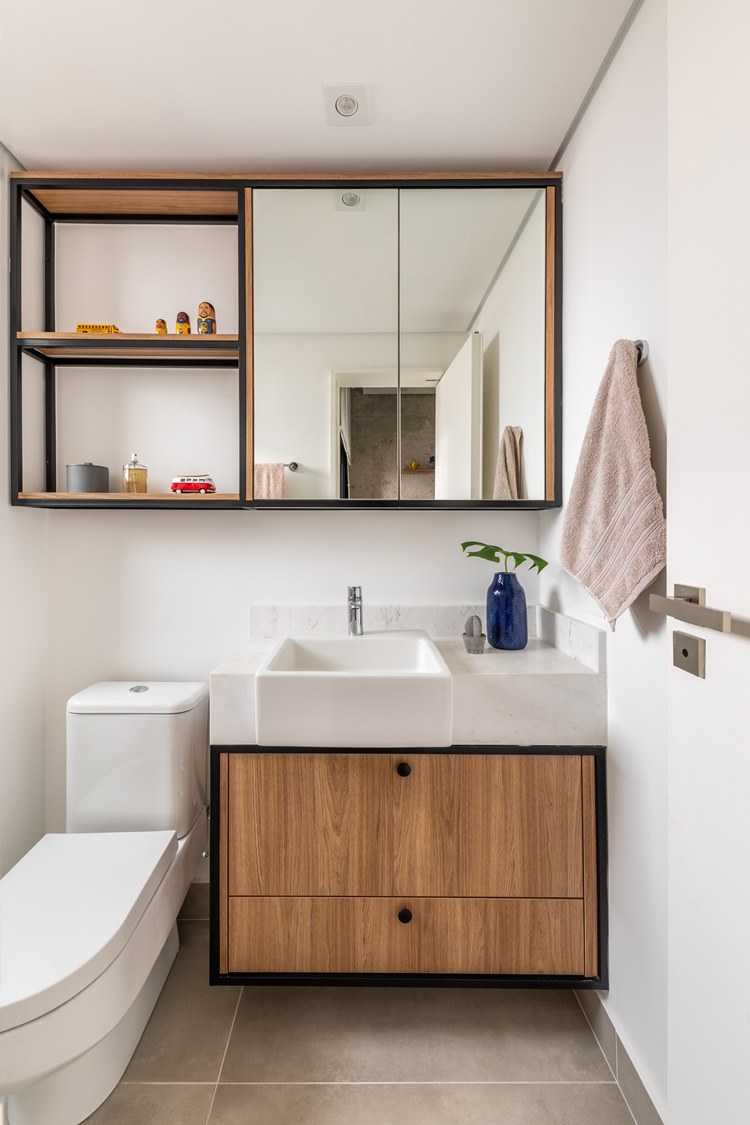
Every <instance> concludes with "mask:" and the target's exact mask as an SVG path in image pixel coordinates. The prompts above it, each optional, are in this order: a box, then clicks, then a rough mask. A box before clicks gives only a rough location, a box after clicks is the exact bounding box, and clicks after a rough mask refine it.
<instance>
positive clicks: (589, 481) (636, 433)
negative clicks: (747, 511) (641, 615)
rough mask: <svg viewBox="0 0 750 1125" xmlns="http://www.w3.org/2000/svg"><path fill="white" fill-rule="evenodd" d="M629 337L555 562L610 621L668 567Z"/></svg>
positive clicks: (600, 408)
mask: <svg viewBox="0 0 750 1125" xmlns="http://www.w3.org/2000/svg"><path fill="white" fill-rule="evenodd" d="M636 365H637V356H636V348H635V344H634V343H633V341H632V340H618V341H617V343H616V344H615V346H614V347H613V348H612V353H611V355H610V357H609V362H608V364H607V370H606V371H605V372H604V378H603V379H602V382H601V386H600V387H599V390H598V392H597V396H596V399H595V400H594V406H593V409H592V411H591V418H590V420H589V424H588V428H587V430H586V436H585V437H584V439H583V446H582V448H581V456H580V458H579V461H578V468H577V469H576V474H575V477H574V478H573V485H572V487H571V490H570V499H569V500H568V504H567V509H566V512H565V523H564V526H563V532H562V541H561V543H560V561H561V563H562V565H563V566H564V567H565V569H566V570H567V572H568V574H572V576H573V577H574V578H576V579H577V580H578V581H579V582H580V583H581V585H582V586H583V587H584V588H585V589H586V590H588V592H589V593H590V594H591V596H592V597H593V598H594V600H595V601H596V602H597V603H598V605H599V606H600V607H601V608H602V609H603V610H604V614H605V616H606V618H607V620H608V621H609V623H610V625H611V626H612V628H613V629H614V627H615V622H616V620H617V618H618V617H619V616H620V614H621V613H624V612H625V610H626V609H627V608H628V606H629V605H630V604H631V602H633V601H635V599H636V598H637V597H638V595H639V594H640V592H641V591H642V590H644V589H645V588H646V586H648V585H649V584H650V583H651V582H653V580H654V578H656V576H657V574H658V573H659V571H660V570H662V568H663V567H664V566H665V564H666V527H665V523H664V512H663V508H662V502H661V497H660V496H659V492H658V490H657V487H656V475H655V473H654V470H653V469H652V467H651V448H650V445H649V440H648V430H647V428H646V419H645V417H644V415H643V406H642V404H641V396H640V393H639V390H638V378H637V374H636Z"/></svg>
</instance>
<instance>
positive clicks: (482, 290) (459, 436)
mask: <svg viewBox="0 0 750 1125" xmlns="http://www.w3.org/2000/svg"><path fill="white" fill-rule="evenodd" d="M545 269H546V208H545V196H544V191H543V190H542V189H539V188H506V187H503V188H482V187H479V188H446V189H441V188H425V189H420V188H408V189H405V190H404V191H402V192H401V197H400V282H401V284H400V304H401V317H400V326H401V389H400V393H401V450H402V498H403V499H404V500H407V499H435V500H454V501H457V500H527V499H532V500H534V499H535V500H544V499H545V496H546V491H545V435H546V415H545V411H546V401H545V328H546V300H545V282H546V278H545ZM425 470H426V471H425ZM423 474H424V475H423Z"/></svg>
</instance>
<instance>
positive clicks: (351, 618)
mask: <svg viewBox="0 0 750 1125" xmlns="http://www.w3.org/2000/svg"><path fill="white" fill-rule="evenodd" d="M347 606H348V612H347V629H346V631H347V633H348V634H349V636H350V637H361V636H362V634H363V632H364V629H363V628H362V587H361V586H349V587H347Z"/></svg>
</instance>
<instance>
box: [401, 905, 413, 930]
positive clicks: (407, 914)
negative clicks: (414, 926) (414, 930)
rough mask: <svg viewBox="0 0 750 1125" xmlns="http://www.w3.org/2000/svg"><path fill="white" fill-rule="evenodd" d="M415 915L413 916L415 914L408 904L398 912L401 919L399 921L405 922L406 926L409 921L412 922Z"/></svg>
mask: <svg viewBox="0 0 750 1125" xmlns="http://www.w3.org/2000/svg"><path fill="white" fill-rule="evenodd" d="M413 917H414V916H413V914H412V912H411V910H409V908H408V907H407V906H404V907H403V908H402V909H401V910H399V912H398V920H399V922H403V924H404V925H405V926H406V925H408V924H409V922H411V920H412V918H413Z"/></svg>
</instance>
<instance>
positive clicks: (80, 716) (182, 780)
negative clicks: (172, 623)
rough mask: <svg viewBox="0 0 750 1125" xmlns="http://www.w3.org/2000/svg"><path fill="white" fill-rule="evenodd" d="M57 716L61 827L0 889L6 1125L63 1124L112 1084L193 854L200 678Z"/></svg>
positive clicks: (156, 970)
mask: <svg viewBox="0 0 750 1125" xmlns="http://www.w3.org/2000/svg"><path fill="white" fill-rule="evenodd" d="M67 712H68V713H67V759H68V767H67V769H68V783H67V833H66V834H65V835H47V836H44V837H43V839H41V840H40V841H39V843H38V844H37V845H36V847H34V848H32V849H31V851H30V852H29V853H28V854H27V855H25V856H24V857H23V859H21V860H20V862H19V863H17V864H16V866H15V867H14V868H13V869H12V870H11V871H9V872H8V874H7V875H6V876H5V877H4V878H3V879H1V880H0V1122H2V1121H3V1114H5V1120H6V1121H8V1122H9V1123H10V1125H79V1122H81V1121H83V1120H85V1118H86V1117H88V1116H89V1114H91V1113H93V1112H94V1110H95V1109H96V1108H97V1106H99V1105H101V1103H102V1102H103V1101H104V1100H105V1098H107V1097H108V1095H109V1094H110V1093H111V1091H112V1090H113V1089H114V1087H115V1086H116V1084H117V1082H118V1081H119V1079H120V1078H121V1076H122V1074H123V1072H124V1070H125V1068H126V1066H127V1065H128V1062H129V1061H130V1058H131V1056H132V1054H133V1051H134V1050H135V1047H136V1044H137V1043H138V1040H139V1039H140V1037H141V1034H142V1032H143V1029H144V1027H145V1025H146V1023H147V1021H148V1018H149V1016H150V1014H151V1011H152V1009H153V1007H154V1004H155V1003H156V1000H157V997H158V995H159V993H160V991H161V988H162V985H163V984H164V981H165V979H166V977H167V973H168V972H169V968H170V966H171V964H172V961H173V960H174V957H175V954H176V953H177V949H178V939H177V926H176V918H177V912H178V910H179V908H180V905H181V904H182V900H183V898H184V897H185V894H186V892H187V889H188V887H189V886H190V883H191V881H192V879H193V876H194V874H195V872H196V869H197V866H198V863H199V861H200V859H201V856H202V854H203V852H204V849H205V847H206V789H207V785H206V776H207V766H208V688H207V686H206V684H202V683H148V682H147V683H142V684H134V683H132V682H129V683H100V684H94V686H93V687H89V688H86V690H85V691H82V692H79V693H78V695H74V696H73V698H72V699H70V700H69V701H68V708H67Z"/></svg>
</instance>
